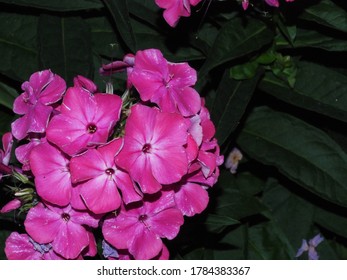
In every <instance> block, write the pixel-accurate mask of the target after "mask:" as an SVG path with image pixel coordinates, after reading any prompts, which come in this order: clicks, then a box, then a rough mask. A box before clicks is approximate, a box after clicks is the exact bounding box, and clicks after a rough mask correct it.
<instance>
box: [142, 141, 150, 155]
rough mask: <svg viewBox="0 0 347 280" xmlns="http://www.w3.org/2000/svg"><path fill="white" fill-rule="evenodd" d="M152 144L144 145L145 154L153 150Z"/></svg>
mask: <svg viewBox="0 0 347 280" xmlns="http://www.w3.org/2000/svg"><path fill="white" fill-rule="evenodd" d="M151 148H152V146H151V144H148V143H147V144H144V145H143V147H142V152H144V153H145V154H147V153H149V152H150V151H151Z"/></svg>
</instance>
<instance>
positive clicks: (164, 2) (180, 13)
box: [155, 0, 201, 27]
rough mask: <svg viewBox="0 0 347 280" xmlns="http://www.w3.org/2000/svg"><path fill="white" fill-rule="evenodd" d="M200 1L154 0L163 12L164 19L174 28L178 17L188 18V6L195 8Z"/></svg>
mask: <svg viewBox="0 0 347 280" xmlns="http://www.w3.org/2000/svg"><path fill="white" fill-rule="evenodd" d="M200 2H201V0H155V3H156V4H157V5H158V6H159V7H160V8H162V9H165V11H164V19H165V20H166V22H167V23H168V24H169V25H170V26H171V27H175V26H176V25H177V23H178V21H179V19H180V17H189V16H190V13H191V11H190V6H196V5H197V4H198V3H200Z"/></svg>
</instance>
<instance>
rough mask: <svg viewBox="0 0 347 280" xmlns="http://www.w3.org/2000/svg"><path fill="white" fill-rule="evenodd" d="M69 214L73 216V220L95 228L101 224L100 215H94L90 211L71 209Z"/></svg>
mask: <svg viewBox="0 0 347 280" xmlns="http://www.w3.org/2000/svg"><path fill="white" fill-rule="evenodd" d="M69 214H70V216H71V218H70V219H71V222H74V223H76V224H80V225H86V226H89V227H93V228H96V227H98V226H99V220H100V216H98V215H94V214H92V213H90V212H89V211H77V210H75V209H71V210H70V212H69Z"/></svg>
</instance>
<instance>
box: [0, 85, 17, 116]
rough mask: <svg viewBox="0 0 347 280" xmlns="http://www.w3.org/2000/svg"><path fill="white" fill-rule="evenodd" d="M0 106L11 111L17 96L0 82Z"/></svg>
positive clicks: (13, 90)
mask: <svg viewBox="0 0 347 280" xmlns="http://www.w3.org/2000/svg"><path fill="white" fill-rule="evenodd" d="M0 96H1V98H0V104H1V105H4V106H5V107H7V108H8V109H11V110H12V106H13V102H14V100H15V99H16V97H17V96H18V93H17V91H16V90H15V89H13V88H11V87H9V86H8V85H5V84H4V83H1V82H0Z"/></svg>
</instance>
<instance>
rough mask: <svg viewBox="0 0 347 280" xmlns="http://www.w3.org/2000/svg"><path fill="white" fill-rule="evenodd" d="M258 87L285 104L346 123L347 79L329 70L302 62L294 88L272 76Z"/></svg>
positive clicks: (262, 81) (299, 65) (269, 74)
mask: <svg viewBox="0 0 347 280" xmlns="http://www.w3.org/2000/svg"><path fill="white" fill-rule="evenodd" d="M317 77H319V79H317ZM259 87H260V88H261V89H262V90H263V91H265V92H267V93H269V94H271V95H273V96H274V97H276V98H279V99H281V100H284V101H285V102H288V103H291V104H294V105H296V106H299V107H302V108H305V109H308V110H312V111H315V112H318V113H320V114H323V115H326V116H329V117H333V118H336V119H339V120H342V121H344V122H347V77H346V76H345V75H343V74H340V73H338V72H337V71H334V70H332V69H330V68H327V67H324V66H320V65H318V64H314V63H308V62H299V63H297V74H296V83H295V85H294V88H291V87H289V86H288V84H287V83H286V82H284V81H282V80H280V79H278V78H276V77H275V76H274V75H272V74H271V73H266V75H265V77H264V78H263V79H262V80H261V82H260V84H259Z"/></svg>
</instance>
